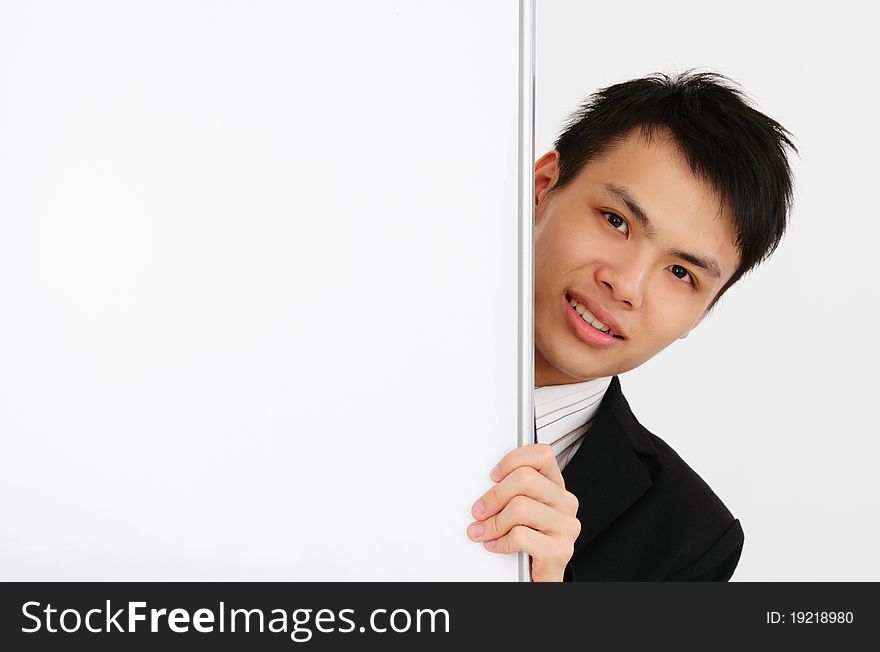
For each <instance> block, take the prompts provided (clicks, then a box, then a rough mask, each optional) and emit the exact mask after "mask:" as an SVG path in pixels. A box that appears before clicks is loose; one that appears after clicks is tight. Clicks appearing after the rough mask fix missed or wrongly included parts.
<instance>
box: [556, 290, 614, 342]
mask: <svg viewBox="0 0 880 652" xmlns="http://www.w3.org/2000/svg"><path fill="white" fill-rule="evenodd" d="M565 299H566V301H568V303H569V305H570V306H571V307H572V308H574V309H575V310H576V311H577V313H578V314H579V315H580V316H581V319H583V320H584V321H585V322H587V323H588V324H589V325H590V326H592V327H593V328H595V329H596V330H597V331H599V332H601V333H606V334H609V335H613V336H614V337H616V338H617V339H619V340H622V339H623V337H621V336H620V335H618V334H617V333H615V332H614V331H613V330H611V327H610V326H608V325H607V324H604V323H602V322H601V321H600V320H599V319H598V318H597V317H596V316H595V315H594V314H593V313H591V312H590V311H589V310H587V308H586V306H584V305H582V304H580V303H578V302H577V301H576V300H575V299H572V298H571V296H569V295H568V294H566V295H565Z"/></svg>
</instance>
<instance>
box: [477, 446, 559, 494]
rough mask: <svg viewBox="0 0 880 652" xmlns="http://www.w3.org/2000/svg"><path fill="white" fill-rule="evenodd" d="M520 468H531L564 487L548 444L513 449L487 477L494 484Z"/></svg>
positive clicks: (554, 456)
mask: <svg viewBox="0 0 880 652" xmlns="http://www.w3.org/2000/svg"><path fill="white" fill-rule="evenodd" d="M520 466H531V467H532V468H534V469H536V470H537V471H538V472H539V473H541V475H544V476H546V477H547V478H548V479H550V480H551V481H552V482H555V483H556V484H558V485H559V486H560V487H565V480H563V479H562V473H561V472H560V470H559V464H558V463H557V462H556V455H555V454H554V453H553V447H552V446H550V445H548V444H529V445H528V446H520V447H518V448H514V449H513V450H512V451H510V452H509V453H508V454H507V455H505V456H504V457H502V458H501V461H500V462H498V464H497V465H496V466H495V468H494V469H492V471H491V472H490V473H489V477H490V478H492V480H494V481H495V482H499V481H501V480H502V479H504V478H505V477H506V476H507V475H508V474H509V473H510V472H511V471H513V470H514V469H515V468H517V467H520Z"/></svg>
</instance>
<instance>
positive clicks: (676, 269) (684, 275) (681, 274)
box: [670, 265, 697, 287]
mask: <svg viewBox="0 0 880 652" xmlns="http://www.w3.org/2000/svg"><path fill="white" fill-rule="evenodd" d="M670 269H671V270H672V273H673V274H674V275H675V276H676V278H680V279H681V280H683V281H684V280H685V279H687V280H686V283H688V284H689V285H693V286H694V287H696V285H697V284H696V282H695V281H694V277H693V276H691V273H690V272H689V271H687V270H686V269H685V268H684V267H682V266H681V265H673V266H672V267H671V268H670Z"/></svg>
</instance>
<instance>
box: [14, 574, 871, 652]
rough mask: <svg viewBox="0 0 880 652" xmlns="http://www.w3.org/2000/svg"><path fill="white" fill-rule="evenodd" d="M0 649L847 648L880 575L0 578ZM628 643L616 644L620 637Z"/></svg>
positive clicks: (867, 634)
mask: <svg viewBox="0 0 880 652" xmlns="http://www.w3.org/2000/svg"><path fill="white" fill-rule="evenodd" d="M0 591H2V601H0V623H2V630H0V642H2V648H0V649H5V650H53V649H80V648H82V649H89V650H132V649H161V650H163V652H164V651H165V650H200V649H206V650H207V649H217V648H221V649H222V648H225V647H229V648H234V649H248V650H257V649H259V650H263V649H273V650H292V649H297V648H305V649H312V650H324V649H327V650H340V649H361V648H362V647H364V646H366V647H367V648H368V649H373V648H374V647H377V646H378V648H379V649H382V650H389V649H391V650H393V649H401V650H411V649H414V648H413V646H417V647H418V649H421V648H427V649H435V648H436V649H451V646H457V645H468V644H477V645H490V646H491V647H492V648H493V649H498V648H500V647H504V646H507V647H509V648H510V649H514V650H521V649H526V648H527V647H529V646H540V648H537V647H536V650H537V649H540V650H541V651H542V652H543V650H548V649H553V648H554V647H557V646H565V647H566V648H568V647H569V646H570V645H577V646H580V645H583V646H584V647H585V648H588V647H589V646H593V645H614V646H615V649H623V650H629V649H634V648H631V647H629V646H631V645H633V646H634V645H637V644H669V645H671V646H674V647H675V649H727V648H732V647H737V646H741V645H743V644H749V643H758V642H760V643H762V644H767V645H780V646H783V645H784V646H785V648H783V649H795V648H793V647H791V646H803V647H806V648H812V647H813V646H818V647H829V648H830V646H834V647H835V649H856V648H855V647H853V646H856V645H857V643H858V642H860V641H866V640H876V638H877V635H878V633H880V626H878V624H877V620H878V613H877V611H878V605H880V599H878V598H880V590H878V584H877V583H875V582H871V583H868V582H864V583H858V582H850V583H844V582H824V583H816V582H804V583H739V582H735V583H647V582H646V583H641V582H632V583H565V584H517V583H509V584H504V583H472V584H468V583H369V582H365V583H353V582H338V583H317V582H304V583H286V582H285V583H282V582H278V583H271V582H270V583H259V582H241V583H228V582H222V583H221V582H217V583H212V582H205V583H173V582H156V583H150V582H145V583H120V582H95V583H82V582H70V583H60V582H59V583H55V582H46V583H6V584H2V585H0ZM621 646H623V647H621Z"/></svg>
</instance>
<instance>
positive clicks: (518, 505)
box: [467, 444, 581, 582]
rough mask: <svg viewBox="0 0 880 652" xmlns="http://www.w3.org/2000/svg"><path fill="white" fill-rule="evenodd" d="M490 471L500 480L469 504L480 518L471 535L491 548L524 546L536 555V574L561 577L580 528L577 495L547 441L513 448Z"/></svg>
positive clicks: (539, 579) (541, 577)
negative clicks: (472, 503)
mask: <svg viewBox="0 0 880 652" xmlns="http://www.w3.org/2000/svg"><path fill="white" fill-rule="evenodd" d="M489 477H490V478H491V479H492V480H493V481H495V482H496V483H497V484H496V485H495V486H493V487H492V488H491V489H489V491H487V492H486V493H485V494H483V495H482V496H481V497H480V498H479V499H478V500H477V502H476V503H474V506H473V508H472V509H471V514H473V516H474V518H476V519H478V520H477V521H476V522H474V523H471V524H470V525H469V526H468V530H467V531H468V536H469V537H470V538H471V539H472V540H473V541H482V542H483V546H484V547H485V548H486V549H487V550H491V551H492V552H500V553H510V552H516V551H522V552H525V553H527V554H529V555H531V556H532V580H534V581H535V582H561V581H562V576H563V573H564V572H565V566H566V564H568V560H569V559H571V555H572V553H573V552H574V541H575V539H577V537H578V534H580V531H581V523H580V521H578V519H577V510H578V500H577V497H576V496H575V495H574V494H572V493H569V492H568V491H566V490H565V481H564V480H563V479H562V473H560V471H559V465H558V464H557V463H556V456H555V455H554V454H553V449H552V448H551V447H550V446H548V445H547V444H532V445H530V446H521V447H519V448H515V449H513V450H512V451H510V452H509V453H508V454H507V455H505V456H504V457H503V458H502V459H501V461H500V462H499V463H498V466H496V467H495V468H494V469H492V472H491V473H490V474H489Z"/></svg>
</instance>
